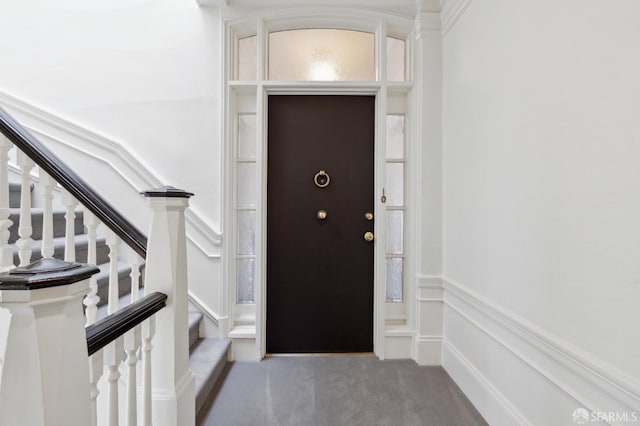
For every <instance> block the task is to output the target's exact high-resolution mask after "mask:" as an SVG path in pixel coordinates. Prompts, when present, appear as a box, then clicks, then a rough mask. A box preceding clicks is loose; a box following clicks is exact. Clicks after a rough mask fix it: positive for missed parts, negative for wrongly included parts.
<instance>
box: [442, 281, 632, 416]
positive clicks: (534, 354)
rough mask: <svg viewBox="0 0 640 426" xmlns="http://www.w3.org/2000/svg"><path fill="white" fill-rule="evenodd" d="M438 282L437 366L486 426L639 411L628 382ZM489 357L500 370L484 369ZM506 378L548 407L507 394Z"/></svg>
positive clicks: (513, 318)
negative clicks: (577, 412) (578, 413)
mask: <svg viewBox="0 0 640 426" xmlns="http://www.w3.org/2000/svg"><path fill="white" fill-rule="evenodd" d="M442 282H443V288H444V309H445V312H444V342H443V351H442V352H443V353H442V357H443V366H444V368H445V370H447V372H448V373H449V374H450V375H451V376H452V378H453V379H454V380H455V381H456V383H458V385H459V386H460V387H461V389H462V390H463V392H465V394H467V395H468V396H469V399H470V400H471V401H472V402H473V403H474V405H476V407H477V408H478V410H479V411H480V412H481V414H482V415H483V416H484V417H485V419H487V421H489V423H492V424H493V423H495V424H508V423H505V422H504V421H505V419H510V420H509V421H510V422H513V421H515V422H517V423H518V424H559V423H558V422H560V423H562V422H566V421H570V419H571V413H572V412H573V410H574V409H576V408H580V407H583V408H585V409H587V410H589V411H592V412H613V411H615V412H620V413H625V412H626V413H633V412H635V413H636V415H639V414H640V413H639V412H640V382H639V381H638V380H637V379H636V378H633V377H631V376H629V375H627V374H625V373H624V372H622V371H619V370H617V369H616V368H615V367H614V366H611V365H609V364H607V363H605V362H603V361H601V360H600V359H598V358H596V357H595V356H594V355H592V354H591V353H589V352H587V351H584V350H582V349H580V348H577V347H574V346H572V345H571V344H570V343H569V342H565V341H563V340H562V339H561V338H560V337H558V336H556V335H554V334H552V333H550V332H548V331H547V330H544V329H542V328H541V327H539V326H537V325H536V324H534V323H531V322H530V321H528V320H526V319H525V318H522V317H520V316H519V315H517V314H515V313H513V312H510V311H509V310H507V309H505V308H503V307H502V306H500V305H498V304H496V303H495V302H493V301H491V300H488V299H487V298H485V297H483V296H481V295H479V294H477V293H475V292H474V291H473V290H471V289H469V288H467V287H465V286H463V285H461V284H458V283H455V282H454V281H453V280H451V279H448V278H446V277H443V280H442ZM478 347H482V352H483V353H482V354H480V353H479V352H478V350H477V348H478ZM474 348H475V349H474ZM489 358H490V359H491V365H493V366H495V365H497V364H499V365H502V366H503V368H500V369H495V368H490V367H491V366H490V365H489V363H488V361H487V360H488V359H489ZM506 369H508V374H506V375H505V374H504V373H505V371H506ZM507 376H508V377H507ZM511 380H518V383H527V384H528V385H529V386H531V387H535V389H536V394H537V395H546V396H545V399H548V400H549V401H554V403H553V407H551V406H550V407H549V410H544V411H548V412H546V413H543V412H541V411H540V410H536V408H535V406H534V405H535V404H529V401H528V399H527V397H526V395H524V394H520V393H518V392H509V389H510V388H509V387H508V383H510V381H511Z"/></svg>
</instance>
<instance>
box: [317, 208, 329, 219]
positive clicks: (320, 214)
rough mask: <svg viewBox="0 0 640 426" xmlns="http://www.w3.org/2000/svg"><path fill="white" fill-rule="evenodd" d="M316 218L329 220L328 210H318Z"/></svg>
mask: <svg viewBox="0 0 640 426" xmlns="http://www.w3.org/2000/svg"><path fill="white" fill-rule="evenodd" d="M316 217H317V218H318V219H320V220H325V219H326V218H327V211H326V210H318V213H316Z"/></svg>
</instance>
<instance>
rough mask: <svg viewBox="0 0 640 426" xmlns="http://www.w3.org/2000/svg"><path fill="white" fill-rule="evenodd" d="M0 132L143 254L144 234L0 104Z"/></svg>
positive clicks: (145, 248) (144, 246) (144, 251)
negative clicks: (0, 106)
mask: <svg viewBox="0 0 640 426" xmlns="http://www.w3.org/2000/svg"><path fill="white" fill-rule="evenodd" d="M0 132H1V133H2V134H4V135H5V136H6V137H7V138H8V139H9V140H10V141H11V142H13V144H14V145H15V146H17V147H18V149H20V150H21V151H22V152H24V153H25V154H26V155H27V156H28V157H29V158H31V159H32V160H33V161H34V162H35V163H36V164H37V165H38V166H40V168H41V169H43V170H44V171H45V172H47V173H48V174H49V175H50V176H51V177H52V178H53V179H55V180H56V181H57V182H58V183H59V184H60V185H61V186H62V187H63V188H64V189H66V190H67V191H69V193H70V194H71V195H73V196H74V197H75V199H76V200H78V201H79V202H80V203H82V204H83V205H84V206H85V207H86V208H88V209H89V211H90V212H91V213H93V214H94V215H96V217H97V218H98V219H100V220H101V221H102V223H104V224H105V225H106V226H107V227H108V228H109V229H111V230H112V231H113V232H115V233H116V235H118V237H120V238H121V239H122V241H124V242H125V244H127V245H128V246H130V247H131V248H132V249H133V250H135V252H136V253H138V254H139V255H140V256H142V257H143V258H146V257H147V237H146V236H145V235H144V234H143V233H142V232H140V231H139V230H138V228H136V227H135V226H134V225H133V224H132V223H131V222H130V221H129V220H128V219H127V218H125V217H124V216H123V215H122V214H121V213H120V212H119V211H117V210H116V209H115V208H114V207H113V206H111V204H109V203H108V202H107V201H106V200H105V199H104V198H102V197H101V196H100V195H99V194H98V193H97V192H96V191H95V190H94V189H93V188H92V187H91V186H89V184H88V183H86V182H85V181H84V180H83V179H82V178H80V176H78V175H77V174H76V173H75V172H74V171H73V170H71V168H70V167H69V166H67V165H66V164H65V163H64V162H63V161H62V160H60V159H59V158H58V157H57V156H56V155H55V154H54V153H53V152H51V151H50V150H49V148H47V147H46V146H44V145H43V144H42V143H41V142H40V141H39V140H37V139H36V138H35V137H33V136H32V135H31V134H30V133H29V132H28V131H27V130H26V129H25V128H24V127H23V126H22V125H20V124H19V123H18V122H17V121H15V120H14V119H13V117H11V116H10V115H9V114H8V113H7V112H6V111H5V110H3V109H2V108H0Z"/></svg>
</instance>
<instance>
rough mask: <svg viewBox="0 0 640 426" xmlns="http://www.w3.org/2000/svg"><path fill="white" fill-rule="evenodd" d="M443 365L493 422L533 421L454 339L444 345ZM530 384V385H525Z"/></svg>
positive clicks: (508, 425) (520, 423) (523, 424)
mask: <svg viewBox="0 0 640 426" xmlns="http://www.w3.org/2000/svg"><path fill="white" fill-rule="evenodd" d="M442 363H443V367H444V368H445V370H446V371H447V373H448V374H449V376H451V378H452V379H453V381H454V382H456V384H457V385H458V386H459V387H460V389H462V391H463V392H464V394H465V395H466V397H467V398H469V400H470V401H471V402H472V403H473V404H474V405H475V406H476V408H477V409H478V410H479V411H480V412H481V413H482V415H483V417H484V419H485V420H487V422H488V423H489V424H490V425H494V426H498V425H505V426H511V425H518V426H527V425H530V424H531V423H529V422H528V421H527V420H526V419H525V418H524V417H523V416H522V414H521V413H520V412H519V411H518V410H517V409H516V408H515V407H514V406H513V405H512V404H511V402H509V399H508V398H507V397H505V395H503V394H502V393H501V392H500V391H499V390H498V389H496V388H495V386H493V385H492V384H491V382H489V380H487V378H486V377H484V376H483V375H482V373H481V372H480V371H479V370H478V369H477V368H476V367H475V366H474V365H473V364H472V363H471V362H470V361H469V360H468V359H467V358H466V357H465V356H464V355H463V354H462V353H461V352H460V351H459V350H458V349H457V348H456V347H455V346H453V345H452V344H451V343H449V342H447V341H445V342H443V345H442ZM525 386H526V385H525Z"/></svg>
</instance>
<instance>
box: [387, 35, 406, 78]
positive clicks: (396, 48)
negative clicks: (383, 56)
mask: <svg viewBox="0 0 640 426" xmlns="http://www.w3.org/2000/svg"><path fill="white" fill-rule="evenodd" d="M404 44H405V43H404V40H400V39H397V38H393V37H387V80H389V81H404V80H405V71H404Z"/></svg>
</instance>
